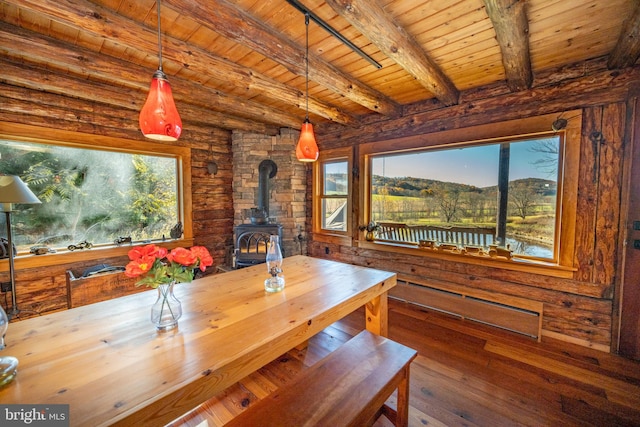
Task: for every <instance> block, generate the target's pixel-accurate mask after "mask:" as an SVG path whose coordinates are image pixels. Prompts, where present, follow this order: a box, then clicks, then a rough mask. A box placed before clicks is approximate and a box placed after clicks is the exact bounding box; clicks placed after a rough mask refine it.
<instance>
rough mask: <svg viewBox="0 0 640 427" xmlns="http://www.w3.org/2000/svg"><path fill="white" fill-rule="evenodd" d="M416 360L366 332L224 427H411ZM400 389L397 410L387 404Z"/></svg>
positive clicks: (397, 346)
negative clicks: (388, 426) (381, 423)
mask: <svg viewBox="0 0 640 427" xmlns="http://www.w3.org/2000/svg"><path fill="white" fill-rule="evenodd" d="M416 355H417V352H416V351H415V350H413V349H411V348H408V347H405V346H404V345H402V344H398V343H396V342H394V341H392V340H389V339H387V338H384V337H380V336H378V335H374V334H372V333H371V332H368V331H363V332H361V333H360V334H358V335H357V336H355V337H354V338H352V339H351V340H349V341H348V342H346V343H345V344H344V345H343V346H341V347H340V348H338V349H337V350H335V351H334V352H332V353H331V354H329V355H328V356H327V357H325V358H324V359H322V360H321V361H319V362H318V363H316V364H315V365H313V366H312V367H310V368H309V369H308V370H306V371H303V372H302V373H301V374H300V375H299V376H297V377H296V378H294V379H293V380H292V381H291V382H290V383H287V384H286V385H284V386H283V387H281V388H279V389H278V390H276V391H275V392H273V393H272V394H270V395H269V396H267V397H265V398H264V399H262V400H260V401H258V402H257V403H255V404H254V405H251V406H249V407H248V408H247V409H246V410H245V411H244V412H242V413H240V415H238V416H237V417H235V418H234V419H233V420H231V422H229V423H227V424H225V426H227V427H233V426H237V427H246V426H263V427H266V426H283V425H291V426H366V425H372V424H373V423H374V422H375V421H376V420H377V419H378V418H379V417H380V415H385V416H386V417H387V418H389V420H391V422H393V423H394V424H395V425H396V426H407V425H408V418H409V365H410V364H411V361H412V360H413V359H414V358H415V357H416ZM396 389H397V390H398V395H397V409H396V410H393V409H392V408H391V407H389V406H387V405H386V404H385V402H386V401H387V399H388V398H389V396H391V394H392V393H393V392H394V390H396Z"/></svg>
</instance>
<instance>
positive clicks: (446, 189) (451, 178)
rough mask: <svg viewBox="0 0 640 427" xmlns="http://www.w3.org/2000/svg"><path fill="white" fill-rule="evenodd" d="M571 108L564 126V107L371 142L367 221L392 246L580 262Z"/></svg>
mask: <svg viewBox="0 0 640 427" xmlns="http://www.w3.org/2000/svg"><path fill="white" fill-rule="evenodd" d="M568 114H570V117H571V120H570V121H569V126H567V128H566V129H563V130H560V131H558V132H556V131H553V130H551V123H552V122H553V121H554V119H557V115H556V116H553V117H552V116H542V117H537V118H532V119H524V120H521V121H513V122H505V123H502V124H499V125H484V126H477V127H474V128H470V129H458V130H453V131H445V132H439V133H435V134H429V135H422V136H416V137H412V138H406V139H403V140H401V141H385V142H378V143H369V144H363V145H362V146H361V153H362V157H361V160H360V161H361V169H362V170H364V171H365V176H364V179H363V180H362V185H363V192H364V194H365V201H364V203H363V207H364V209H363V210H362V214H361V218H360V221H361V223H363V224H366V223H368V222H369V221H375V222H376V223H377V224H378V225H379V228H378V229H377V230H376V239H377V241H378V242H379V243H385V244H387V245H388V244H391V245H393V244H398V245H403V246H406V245H413V246H416V247H420V248H423V249H424V248H432V249H433V248H440V249H447V250H449V251H451V252H456V253H462V254H470V253H473V254H475V255H478V254H480V255H483V254H484V255H487V256H488V255H489V254H491V255H495V254H496V248H502V249H507V250H508V251H510V252H508V251H507V252H505V251H500V252H499V253H500V254H503V255H505V257H507V258H508V259H511V257H516V258H518V259H520V260H531V261H542V262H547V263H549V264H557V265H571V261H570V253H571V251H570V249H569V247H572V245H573V242H569V241H567V240H568V239H565V240H563V236H566V237H570V236H571V235H572V234H571V232H572V230H573V227H575V206H574V207H573V208H572V207H571V201H572V200H575V197H574V194H575V191H576V184H575V182H576V167H575V165H576V162H577V160H578V159H577V157H578V151H577V147H578V145H579V135H580V133H579V130H580V117H581V116H580V113H579V112H577V113H576V112H573V113H568ZM568 114H567V115H568ZM492 250H493V252H491V251H492Z"/></svg>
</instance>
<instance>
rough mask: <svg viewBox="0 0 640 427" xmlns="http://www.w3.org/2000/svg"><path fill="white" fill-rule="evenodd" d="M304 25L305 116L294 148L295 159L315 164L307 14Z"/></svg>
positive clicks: (316, 148) (315, 153)
mask: <svg viewBox="0 0 640 427" xmlns="http://www.w3.org/2000/svg"><path fill="white" fill-rule="evenodd" d="M304 25H305V29H306V53H305V77H306V83H305V86H306V100H307V116H306V117H305V119H304V122H303V123H302V126H301V127H300V139H298V145H297V146H296V157H297V158H298V160H300V161H301V162H315V161H316V160H318V155H319V154H320V150H318V144H316V136H315V135H314V134H313V125H312V124H311V122H310V121H309V13H308V12H305V14H304Z"/></svg>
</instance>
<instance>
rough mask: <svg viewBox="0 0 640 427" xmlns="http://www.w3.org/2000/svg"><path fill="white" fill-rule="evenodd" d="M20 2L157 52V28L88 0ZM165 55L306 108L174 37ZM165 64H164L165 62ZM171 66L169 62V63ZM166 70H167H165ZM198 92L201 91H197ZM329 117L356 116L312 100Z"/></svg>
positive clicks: (294, 96) (297, 98)
mask: <svg viewBox="0 0 640 427" xmlns="http://www.w3.org/2000/svg"><path fill="white" fill-rule="evenodd" d="M6 1H7V2H8V3H16V4H19V5H20V6H21V7H22V8H25V9H28V10H31V11H34V12H35V11H37V12H39V13H42V14H45V15H48V16H50V17H51V19H55V20H56V21H59V22H64V23H66V24H68V25H73V26H76V27H79V28H82V29H83V30H85V31H89V32H92V33H94V34H96V35H102V36H103V37H105V38H107V39H115V40H117V42H118V43H120V44H123V45H126V46H128V47H130V48H131V49H138V50H142V51H147V52H156V51H157V49H158V48H157V42H158V41H157V40H158V36H157V30H151V29H150V28H147V27H144V26H141V25H139V24H138V23H135V22H134V21H131V20H129V19H127V18H124V17H121V16H119V15H117V14H115V13H113V12H111V11H109V10H106V9H103V8H101V7H99V6H96V5H95V4H92V3H91V2H89V1H86V0H73V1H71V0H6ZM162 49H163V58H166V59H167V60H171V61H174V62H176V63H177V64H182V66H183V67H189V68H191V69H192V70H196V71H197V70H199V71H200V72H201V73H202V74H203V75H210V76H212V77H216V78H218V79H219V81H220V82H229V81H231V84H232V85H234V86H238V87H244V88H247V87H251V88H252V89H254V90H259V91H261V92H263V93H264V94H266V95H267V96H269V97H273V98H274V99H279V100H283V99H285V100H287V102H289V104H290V105H292V106H297V107H298V108H304V96H303V94H302V93H300V91H299V90H298V89H296V88H290V87H287V86H286V85H283V84H281V83H279V82H277V81H275V80H273V79H270V78H268V77H266V76H263V75H260V74H259V73H257V72H253V71H252V70H250V69H247V68H243V67H240V66H238V65H237V64H234V63H233V62H230V61H226V60H224V59H222V58H218V57H215V56H213V55H211V54H210V53H208V52H206V51H204V50H202V49H199V48H197V47H196V46H193V45H188V44H186V43H185V42H183V41H181V40H178V39H174V38H172V37H168V36H165V37H163V45H162ZM163 65H164V64H163ZM167 65H168V64H167ZM165 71H166V70H165ZM174 90H175V89H174ZM195 93H197V91H196V92H195ZM312 108H313V111H314V113H316V114H318V115H319V116H322V117H325V118H327V119H329V120H332V121H336V122H338V123H342V124H353V123H355V122H356V119H355V118H354V117H352V116H350V115H349V114H347V113H345V112H343V111H340V110H339V109H338V108H336V107H334V106H331V105H327V104H326V103H324V102H323V101H320V100H311V99H310V100H309V109H310V110H311V109H312Z"/></svg>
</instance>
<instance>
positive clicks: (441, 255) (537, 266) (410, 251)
mask: <svg viewBox="0 0 640 427" xmlns="http://www.w3.org/2000/svg"><path fill="white" fill-rule="evenodd" d="M355 244H356V246H358V247H359V248H365V249H373V250H378V251H385V252H394V253H402V254H406V255H413V256H423V257H427V258H436V259H442V260H447V261H454V262H462V263H466V264H474V265H482V266H486V267H493V268H502V269H505V270H514V271H522V272H527V273H534V274H541V275H545V276H552V277H558V278H563V279H570V278H572V277H573V273H574V272H575V271H576V269H575V268H573V267H567V266H561V265H557V264H552V263H545V262H540V261H530V260H525V259H520V258H513V259H510V260H508V259H501V258H489V257H479V256H474V255H464V254H459V253H447V252H444V251H436V250H424V249H419V248H417V247H415V246H412V245H402V244H396V243H385V242H368V241H363V240H360V241H356V242H355Z"/></svg>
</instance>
